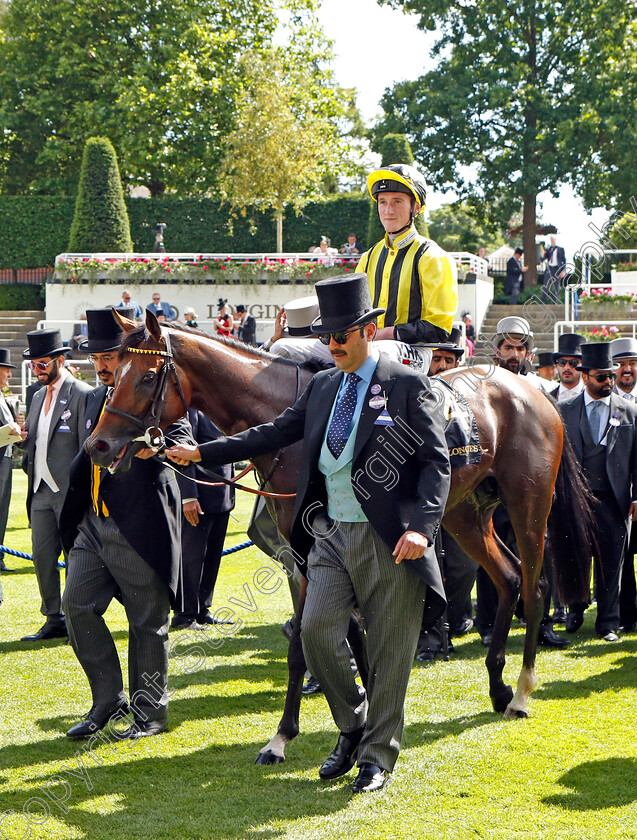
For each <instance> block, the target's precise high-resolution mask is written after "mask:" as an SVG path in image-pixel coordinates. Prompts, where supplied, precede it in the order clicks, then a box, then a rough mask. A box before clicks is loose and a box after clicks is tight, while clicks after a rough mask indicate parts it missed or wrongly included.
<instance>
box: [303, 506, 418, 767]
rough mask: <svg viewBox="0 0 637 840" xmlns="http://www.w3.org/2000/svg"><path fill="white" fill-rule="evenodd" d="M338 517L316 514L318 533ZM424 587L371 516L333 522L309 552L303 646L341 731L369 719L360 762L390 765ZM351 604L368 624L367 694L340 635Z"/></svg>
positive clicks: (400, 723) (397, 740)
mask: <svg viewBox="0 0 637 840" xmlns="http://www.w3.org/2000/svg"><path fill="white" fill-rule="evenodd" d="M335 525H336V523H332V521H331V520H330V519H328V518H327V517H326V516H324V515H322V514H321V515H319V516H317V517H315V519H314V522H313V528H314V530H315V531H320V532H322V533H328V532H329V531H330V529H331V528H332V527H334V526H335ZM425 593H426V586H425V584H424V582H423V581H422V580H421V579H420V578H419V577H418V575H417V574H416V573H415V572H414V571H413V570H412V569H410V568H409V567H408V566H407V565H406V564H405V563H401V564H399V565H396V563H395V561H394V558H393V557H392V555H391V552H390V551H389V549H388V547H387V545H386V544H385V543H384V542H383V540H382V539H381V537H380V536H379V535H378V534H377V533H376V531H375V530H374V529H373V527H372V526H371V525H370V524H369V523H368V522H340V523H338V527H336V528H335V530H334V533H332V534H330V536H328V537H326V538H324V539H317V540H316V542H315V543H314V546H313V548H312V549H311V551H310V553H309V556H308V587H307V600H306V603H305V608H304V610H303V619H302V624H301V640H302V642H303V651H304V653H305V658H306V661H307V664H308V667H309V669H310V671H311V673H312V674H313V675H314V676H315V677H316V678H317V679H318V681H319V682H320V684H321V687H322V688H323V690H324V692H325V697H326V698H327V702H328V703H329V706H330V709H331V712H332V716H333V717H334V721H335V723H336V725H337V726H338V728H339V729H340V730H341V732H351V731H352V730H354V729H357V728H358V727H360V726H362V724H363V723H366V729H365V734H364V736H363V739H362V741H361V743H360V747H359V750H358V756H357V758H358V764H359V765H360V764H362V763H363V762H371V763H373V764H377V765H378V766H379V767H382V768H384V769H385V770H388V771H391V770H392V769H393V767H394V764H395V763H396V759H397V757H398V752H399V750H400V740H401V736H402V729H403V718H404V704H405V694H406V693H407V684H408V682H409V675H410V673H411V668H412V664H413V660H414V653H415V651H416V644H417V642H418V634H419V631H420V624H421V620H422V611H423V604H424V599H425ZM355 604H356V605H357V606H358V608H359V609H360V611H361V614H362V616H363V619H364V622H365V630H366V632H367V646H368V654H369V666H370V677H369V685H368V696H367V697H365V692H364V690H363V689H362V688H361V687H360V686H359V685H358V684H357V683H356V681H355V680H354V676H353V674H352V670H351V668H350V664H349V649H348V647H347V645H346V643H345V637H346V635H347V628H348V625H349V617H350V613H351V611H352V607H353V606H354V605H355Z"/></svg>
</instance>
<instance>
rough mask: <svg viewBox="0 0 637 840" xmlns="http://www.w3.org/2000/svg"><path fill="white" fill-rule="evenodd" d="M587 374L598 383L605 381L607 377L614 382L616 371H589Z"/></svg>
mask: <svg viewBox="0 0 637 840" xmlns="http://www.w3.org/2000/svg"><path fill="white" fill-rule="evenodd" d="M589 376H590V377H591V379H594V380H595V381H596V382H599V383H600V384H601V383H602V382H606V380H607V379H610V381H611V382H614V381H615V380H616V379H617V374H616V373H595V374H593V375H591V374H590V373H589Z"/></svg>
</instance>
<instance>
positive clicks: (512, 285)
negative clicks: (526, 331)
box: [504, 248, 529, 306]
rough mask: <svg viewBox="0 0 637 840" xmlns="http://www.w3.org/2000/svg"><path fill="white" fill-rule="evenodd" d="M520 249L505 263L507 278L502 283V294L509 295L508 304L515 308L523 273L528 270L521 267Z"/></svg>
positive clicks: (521, 251) (521, 252) (526, 266)
mask: <svg viewBox="0 0 637 840" xmlns="http://www.w3.org/2000/svg"><path fill="white" fill-rule="evenodd" d="M523 253H524V251H523V250H522V248H516V249H515V251H514V252H513V256H512V257H511V258H510V259H509V261H508V262H507V277H506V280H505V283H504V293H505V294H506V295H509V303H510V304H511V306H515V305H516V304H517V302H518V298H519V296H520V289H521V288H522V278H523V277H524V272H525V271H528V270H529V267H528V265H522V254H523Z"/></svg>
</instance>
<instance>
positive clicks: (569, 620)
mask: <svg viewBox="0 0 637 840" xmlns="http://www.w3.org/2000/svg"><path fill="white" fill-rule="evenodd" d="M565 623H566V632H567V633H576V632H577V631H578V630H579V629H580V627H581V626H582V624H583V623H584V613H583V612H581V611H580V610H573V611H572V612H571V611H569V612H568V613H567V614H566V622H565Z"/></svg>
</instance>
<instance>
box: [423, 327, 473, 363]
mask: <svg viewBox="0 0 637 840" xmlns="http://www.w3.org/2000/svg"><path fill="white" fill-rule="evenodd" d="M461 338H462V330H459V329H458V327H454V328H453V329H452V330H451V332H450V333H449V341H441V342H439V343H438V344H423V345H422V346H423V347H429V348H430V349H432V350H447V351H448V352H449V353H455V354H456V356H457V357H458V358H460V357H461V356H462V354H463V353H464V347H459V346H458V345H459V343H460V339H461Z"/></svg>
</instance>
